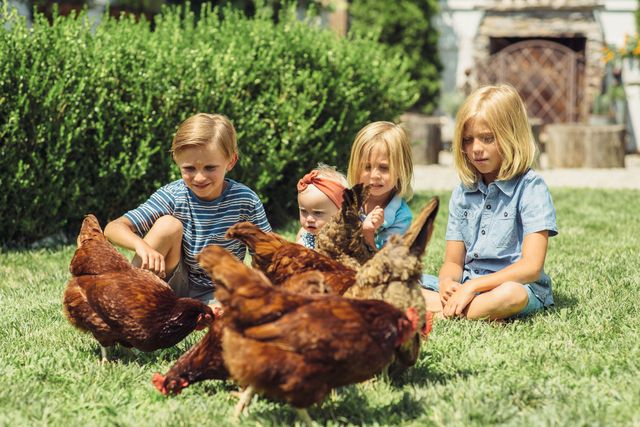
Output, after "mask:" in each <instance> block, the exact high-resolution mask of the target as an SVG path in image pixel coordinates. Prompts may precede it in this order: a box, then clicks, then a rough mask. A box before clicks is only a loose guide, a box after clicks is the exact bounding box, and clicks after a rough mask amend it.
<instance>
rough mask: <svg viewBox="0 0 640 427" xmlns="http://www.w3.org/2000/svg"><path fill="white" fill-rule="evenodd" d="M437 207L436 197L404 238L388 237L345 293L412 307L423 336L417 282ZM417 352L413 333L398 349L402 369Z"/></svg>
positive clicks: (423, 316) (412, 361)
mask: <svg viewBox="0 0 640 427" xmlns="http://www.w3.org/2000/svg"><path fill="white" fill-rule="evenodd" d="M438 206H439V199H438V198H437V197H435V198H433V199H432V200H431V201H430V202H429V203H428V204H427V205H426V206H425V207H424V208H423V209H422V211H421V212H420V214H419V215H418V217H417V218H416V219H415V220H414V221H413V223H412V224H411V226H410V227H409V230H408V231H407V232H406V233H405V234H404V236H403V237H401V236H391V238H390V239H389V240H388V241H387V244H386V245H385V246H384V247H383V248H382V249H381V250H380V251H379V252H378V253H376V255H375V256H374V257H373V258H372V259H371V260H369V261H368V262H367V263H366V264H365V265H363V266H362V267H361V268H360V269H359V270H358V274H357V277H356V283H355V284H354V285H353V286H351V287H350V288H349V290H348V291H347V292H346V293H345V294H344V295H345V296H346V297H349V298H375V299H381V300H383V301H386V302H388V303H390V304H392V305H394V306H396V307H398V308H399V309H401V310H407V309H408V308H409V307H412V308H414V309H415V310H416V311H417V312H418V314H419V315H420V318H421V319H424V321H422V322H421V324H420V329H421V330H422V331H423V335H425V336H426V333H427V330H428V328H427V320H428V319H427V312H426V306H425V302H424V299H423V297H422V292H421V290H420V285H419V282H420V280H421V278H422V268H423V266H422V261H421V257H422V255H423V254H424V251H425V248H426V246H427V243H428V242H429V239H430V238H431V234H432V233H433V224H434V221H435V218H436V216H437V214H438ZM419 351H420V339H419V337H418V335H416V336H415V337H414V338H413V340H412V341H410V342H408V343H407V344H405V345H404V346H402V347H401V348H400V349H399V350H398V352H397V355H396V356H397V357H396V361H397V363H399V364H400V365H401V367H404V368H406V367H410V366H413V365H414V364H415V362H416V361H417V359H418V355H419ZM392 370H394V369H392ZM400 370H402V369H395V371H400Z"/></svg>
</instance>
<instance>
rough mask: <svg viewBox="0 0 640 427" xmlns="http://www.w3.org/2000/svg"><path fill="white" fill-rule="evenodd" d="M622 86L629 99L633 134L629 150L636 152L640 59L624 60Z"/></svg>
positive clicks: (639, 132)
mask: <svg viewBox="0 0 640 427" xmlns="http://www.w3.org/2000/svg"><path fill="white" fill-rule="evenodd" d="M622 84H623V86H624V94H625V96H626V98H627V113H628V117H629V133H630V134H631V135H630V136H631V138H629V139H630V144H629V147H627V149H628V151H636V150H638V148H639V147H638V142H639V141H640V58H624V59H623V60H622Z"/></svg>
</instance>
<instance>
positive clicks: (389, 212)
mask: <svg viewBox="0 0 640 427" xmlns="http://www.w3.org/2000/svg"><path fill="white" fill-rule="evenodd" d="M401 204H402V197H400V196H398V195H397V194H396V195H394V196H393V198H392V199H391V200H390V201H389V204H388V205H387V207H386V208H384V217H385V218H395V217H396V212H398V209H400V205H401ZM385 221H386V219H385Z"/></svg>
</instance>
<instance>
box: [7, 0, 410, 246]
mask: <svg viewBox="0 0 640 427" xmlns="http://www.w3.org/2000/svg"><path fill="white" fill-rule="evenodd" d="M283 13H284V15H283V16H281V17H280V20H279V21H280V23H279V24H274V23H273V21H272V20H271V19H270V18H269V17H266V16H265V17H262V16H260V14H257V15H256V17H255V18H254V19H251V20H250V19H248V18H246V17H245V16H244V15H242V14H241V13H240V12H233V11H230V10H227V11H226V12H225V13H223V14H220V15H219V14H218V13H214V12H212V11H210V10H208V9H204V10H203V11H202V13H201V14H200V17H199V19H198V20H197V22H196V19H195V18H194V15H193V14H192V13H191V12H185V10H184V9H181V10H171V11H169V10H165V12H164V13H163V14H161V15H158V16H156V18H155V31H151V30H150V29H149V25H148V23H147V22H145V21H144V20H142V21H141V22H136V21H135V20H134V19H133V18H129V19H122V20H119V21H118V20H113V19H108V18H106V17H105V18H104V20H103V21H102V22H101V23H99V24H97V25H92V23H90V22H89V21H88V20H87V18H86V17H85V16H84V15H82V14H81V15H80V17H78V18H75V17H74V16H73V15H72V16H71V17H68V18H62V17H54V19H53V21H52V23H51V24H49V23H48V22H47V21H46V20H45V19H44V18H43V17H42V16H37V17H36V20H35V22H34V24H33V27H32V28H28V27H27V25H26V24H25V22H24V20H23V19H22V18H20V17H18V16H17V15H16V14H15V13H12V12H8V10H7V9H6V7H5V8H4V10H3V12H2V16H1V19H0V22H1V24H2V26H3V28H4V29H3V30H1V31H0V140H1V141H2V146H1V148H0V171H1V173H0V187H2V189H3V192H2V193H1V194H0V217H1V218H2V219H3V221H2V222H0V241H1V242H4V243H8V242H13V243H17V242H23V243H24V242H29V241H33V240H35V239H38V238H41V237H43V236H47V235H50V234H52V233H54V232H57V231H58V230H60V229H62V228H65V227H66V228H67V229H70V230H72V231H73V232H75V231H76V230H77V227H78V224H79V222H80V220H81V218H82V217H83V215H84V214H85V213H88V212H93V213H96V214H97V215H98V217H99V218H100V219H101V220H102V221H103V222H104V221H106V220H108V219H113V218H115V217H117V216H119V215H121V214H122V213H123V212H125V211H126V210H127V209H130V208H133V207H135V206H137V205H138V204H139V203H141V202H142V201H144V200H146V198H147V197H148V196H149V195H150V194H151V193H152V192H153V191H154V190H155V189H156V188H158V187H159V186H161V185H163V184H165V183H167V182H169V181H170V180H171V179H174V178H176V177H177V176H178V173H177V168H175V167H174V166H173V163H172V160H171V157H170V155H169V147H170V144H171V139H172V137H173V134H174V132H175V130H176V128H177V126H178V124H179V123H180V122H181V121H182V120H184V119H186V118H187V117H189V116H191V115H192V114H194V113H196V112H219V113H224V114H226V115H227V116H229V117H230V118H231V120H232V121H233V122H234V124H235V126H236V129H237V130H238V137H239V138H238V141H239V147H240V155H241V158H240V162H239V165H238V166H237V167H236V168H235V169H234V170H233V171H232V173H231V175H230V176H231V177H232V178H235V179H237V180H239V181H241V182H243V183H245V184H247V185H248V186H250V187H251V188H253V189H254V190H256V192H257V193H258V194H259V195H260V196H261V198H262V200H263V202H264V203H265V207H266V209H267V213H268V216H269V219H270V220H271V221H272V223H275V224H279V223H281V222H282V221H283V220H285V219H287V218H290V217H291V215H293V214H294V211H295V210H294V205H295V202H296V200H295V191H296V190H295V183H296V181H297V180H298V179H299V178H300V177H301V176H302V175H303V174H304V173H305V172H306V171H307V170H308V169H310V168H311V167H312V166H313V165H314V164H315V163H316V162H318V161H324V162H326V163H333V164H336V165H338V166H339V167H342V168H344V167H345V165H346V164H347V160H348V155H349V148H350V144H351V142H352V140H353V137H354V135H355V133H356V132H357V131H358V130H359V129H360V128H361V127H362V126H363V125H364V124H366V123H367V122H369V121H372V120H379V119H386V120H388V119H393V118H394V117H395V116H397V115H399V114H400V113H401V112H402V111H404V110H405V109H406V108H407V107H408V106H409V105H411V104H412V103H413V102H414V101H415V99H416V96H417V95H416V91H415V86H414V85H413V84H412V83H411V82H410V80H409V76H408V73H407V72H406V71H405V69H406V67H405V63H404V62H403V60H401V59H400V58H399V57H396V56H394V55H392V54H391V53H389V52H388V51H385V50H384V49H382V48H381V47H380V46H378V45H376V44H374V43H373V42H370V41H365V40H359V39H356V40H353V41H347V40H344V39H339V38H337V37H336V36H334V35H333V34H332V33H330V32H328V31H323V30H316V29H313V28H311V27H310V26H309V25H307V24H306V23H305V22H300V21H298V20H297V19H296V18H295V15H294V13H293V11H292V10H291V9H286V10H284V11H283ZM220 16H222V17H223V18H221V17H220Z"/></svg>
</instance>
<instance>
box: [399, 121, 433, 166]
mask: <svg viewBox="0 0 640 427" xmlns="http://www.w3.org/2000/svg"><path fill="white" fill-rule="evenodd" d="M400 120H401V125H402V126H403V127H404V128H405V130H406V131H407V134H408V135H409V141H410V142H411V152H412V155H413V163H415V164H422V165H429V164H434V163H438V156H439V154H440V150H442V132H441V127H442V118H441V117H435V116H426V115H424V114H419V113H405V114H403V115H402V116H401V117H400Z"/></svg>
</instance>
